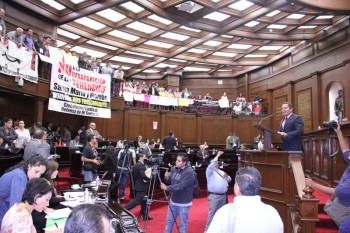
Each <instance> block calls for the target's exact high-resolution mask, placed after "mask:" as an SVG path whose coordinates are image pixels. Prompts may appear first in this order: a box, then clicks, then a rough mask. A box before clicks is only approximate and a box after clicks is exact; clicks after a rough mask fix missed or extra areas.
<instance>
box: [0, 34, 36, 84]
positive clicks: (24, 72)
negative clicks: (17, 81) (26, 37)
mask: <svg viewBox="0 0 350 233" xmlns="http://www.w3.org/2000/svg"><path fill="white" fill-rule="evenodd" d="M7 42H8V44H11V46H12V45H15V48H13V51H12V54H17V55H18V54H22V53H23V54H24V55H23V57H22V55H20V56H19V57H21V59H23V60H20V59H18V58H15V57H12V56H10V55H9V52H10V51H9V50H8V48H7ZM14 50H19V51H17V53H16V52H14ZM0 53H1V55H0V72H1V73H4V74H7V75H10V76H16V77H21V78H23V79H24V80H27V81H30V82H33V83H38V70H37V67H38V56H36V55H34V56H33V52H32V51H27V50H26V49H25V48H23V47H22V48H17V46H16V44H15V43H13V42H12V41H4V40H3V39H1V42H0ZM17 55H15V56H17Z"/></svg>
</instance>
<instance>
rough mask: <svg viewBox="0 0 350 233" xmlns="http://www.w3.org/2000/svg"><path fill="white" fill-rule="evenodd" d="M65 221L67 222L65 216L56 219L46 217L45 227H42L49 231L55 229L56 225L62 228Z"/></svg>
mask: <svg viewBox="0 0 350 233" xmlns="http://www.w3.org/2000/svg"><path fill="white" fill-rule="evenodd" d="M66 222H67V218H58V219H53V218H48V219H47V220H46V227H45V228H44V230H45V232H50V231H53V230H56V228H57V227H59V228H61V229H64V225H65V224H66ZM56 225H57V226H56Z"/></svg>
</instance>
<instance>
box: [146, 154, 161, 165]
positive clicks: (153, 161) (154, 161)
mask: <svg viewBox="0 0 350 233" xmlns="http://www.w3.org/2000/svg"><path fill="white" fill-rule="evenodd" d="M147 160H148V162H147V165H149V166H155V165H157V166H159V165H161V164H163V161H164V154H158V155H152V156H151V157H149V158H147Z"/></svg>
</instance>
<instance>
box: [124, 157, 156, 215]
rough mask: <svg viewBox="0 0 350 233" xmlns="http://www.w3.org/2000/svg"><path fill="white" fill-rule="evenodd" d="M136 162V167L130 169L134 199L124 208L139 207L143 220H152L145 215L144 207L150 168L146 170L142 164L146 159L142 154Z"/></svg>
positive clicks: (145, 208) (145, 207) (145, 209)
mask: <svg viewBox="0 0 350 233" xmlns="http://www.w3.org/2000/svg"><path fill="white" fill-rule="evenodd" d="M137 157H138V161H137V163H136V165H135V166H134V167H133V168H132V176H133V179H134V182H135V188H134V190H135V198H134V199H133V200H132V201H130V202H129V203H127V204H126V205H125V206H124V208H125V209H127V210H131V209H133V208H134V207H135V206H137V205H139V204H140V205H141V213H142V218H143V220H152V218H150V217H149V216H148V213H147V206H146V199H145V196H146V198H147V191H148V186H149V180H150V177H151V168H147V169H146V166H145V164H144V160H145V159H146V155H145V154H143V153H140V154H138V155H137Z"/></svg>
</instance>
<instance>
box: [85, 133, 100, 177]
mask: <svg viewBox="0 0 350 233" xmlns="http://www.w3.org/2000/svg"><path fill="white" fill-rule="evenodd" d="M87 141H88V142H87V145H86V146H85V147H84V150H83V155H82V156H81V161H82V162H83V171H82V174H83V175H84V182H85V183H86V182H91V181H94V180H96V177H97V173H98V171H97V169H96V167H98V166H100V164H101V162H100V161H99V160H98V159H97V157H98V153H97V150H96V147H97V140H96V138H95V136H94V135H92V134H90V135H89V136H87ZM94 165H96V166H94Z"/></svg>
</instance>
